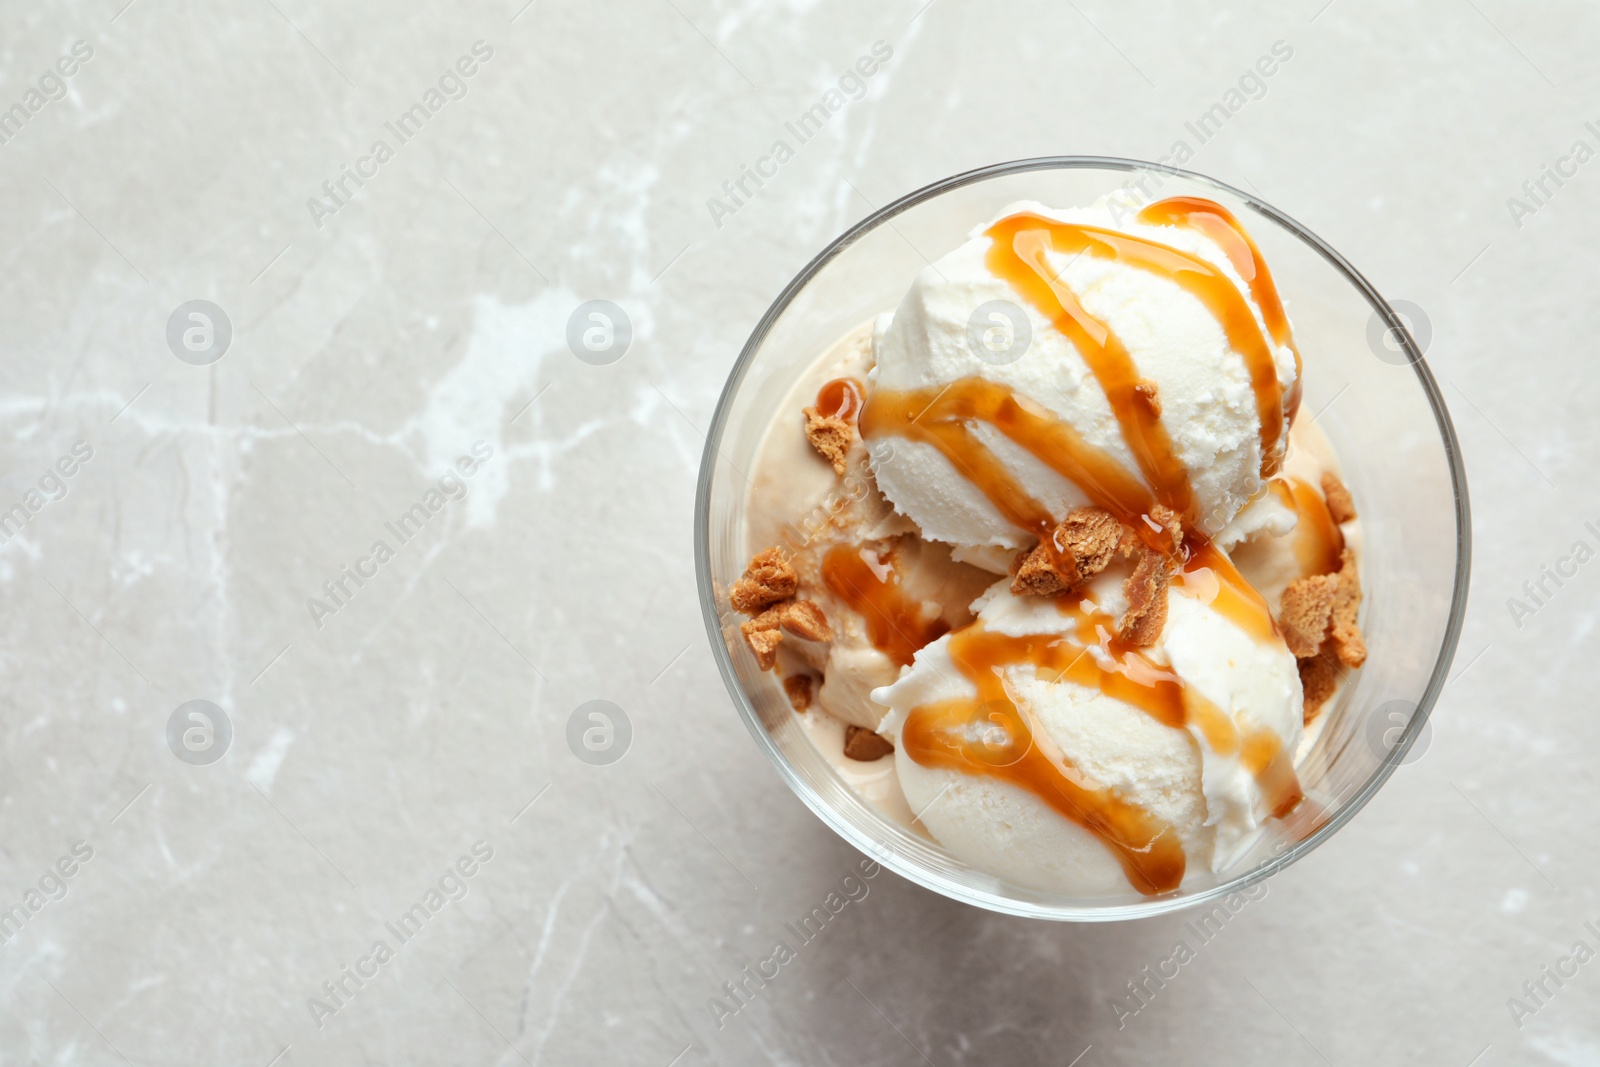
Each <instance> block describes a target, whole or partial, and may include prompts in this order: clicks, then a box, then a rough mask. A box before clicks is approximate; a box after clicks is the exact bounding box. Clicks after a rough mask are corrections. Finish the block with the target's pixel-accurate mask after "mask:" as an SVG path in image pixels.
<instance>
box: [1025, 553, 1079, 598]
mask: <svg viewBox="0 0 1600 1067" xmlns="http://www.w3.org/2000/svg"><path fill="white" fill-rule="evenodd" d="M1068 588H1070V587H1069V586H1068V585H1067V580H1066V579H1065V578H1064V577H1063V576H1062V574H1061V572H1060V571H1058V570H1057V569H1056V567H1055V563H1054V561H1052V560H1051V559H1050V555H1049V553H1047V552H1045V551H1044V549H1042V548H1039V547H1038V546H1034V547H1033V548H1030V549H1028V550H1027V551H1026V552H1019V553H1017V558H1016V559H1014V560H1012V561H1011V593H1012V595H1013V596H1060V595H1061V594H1062V593H1065V592H1066V591H1067V590H1068Z"/></svg>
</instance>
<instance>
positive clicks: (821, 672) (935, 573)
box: [697, 158, 1468, 919]
mask: <svg viewBox="0 0 1600 1067" xmlns="http://www.w3.org/2000/svg"><path fill="white" fill-rule="evenodd" d="M1375 317H1376V320H1377V321H1378V322H1380V323H1381V324H1382V325H1383V327H1384V328H1385V329H1386V330H1387V331H1389V332H1388V333H1387V336H1389V337H1392V338H1395V339H1396V340H1397V341H1398V345H1397V347H1396V348H1394V349H1391V348H1388V347H1384V348H1382V349H1381V350H1380V349H1378V348H1374V347H1372V346H1371V345H1369V343H1368V341H1367V338H1368V335H1369V326H1370V325H1371V323H1372V322H1373V321H1374V318H1375ZM1382 332H1383V331H1380V333H1382ZM1396 353H1398V355H1396ZM697 523H698V526H697V563H698V566H699V572H700V573H699V577H700V582H701V592H702V599H703V603H704V605H705V607H706V614H707V621H708V625H709V626H710V627H711V629H712V633H713V636H714V641H713V644H714V645H715V647H716V649H717V654H718V657H719V662H720V663H721V665H722V667H723V672H724V676H725V678H726V679H727V681H728V684H729V688H730V692H732V694H733V696H734V699H735V702H736V704H737V705H738V706H739V708H740V709H741V711H742V712H743V714H744V716H745V719H746V722H747V724H748V725H749V726H750V728H751V730H752V732H753V733H754V735H755V736H756V738H757V740H758V742H760V743H761V744H762V747H763V748H764V749H765V750H766V751H767V752H768V754H769V756H771V757H772V758H773V760H774V762H775V763H776V764H777V765H778V767H779V768H780V770H781V771H782V772H783V773H784V776H785V777H786V779H787V780H788V781H789V783H790V785H791V786H792V787H794V788H795V790H796V792H797V793H798V794H799V795H800V796H801V797H802V798H803V799H804V800H806V801H807V803H809V804H810V805H811V807H812V808H813V809H814V810H815V811H817V812H818V814H819V815H821V816H822V817H823V818H824V820H825V821H827V822H829V823H830V824H831V825H833V826H834V827H835V829H837V830H839V831H840V832H841V833H842V834H844V836H846V837H847V838H848V839H850V840H852V841H853V842H855V843H856V844H857V845H858V846H860V847H862V848H864V849H866V850H868V851H869V852H871V853H872V854H873V855H874V856H875V857H876V858H878V859H879V860H881V861H882V862H884V863H885V864H887V865H889V866H891V867H892V868H894V869H896V870H898V871H900V872H901V873H902V874H905V875H907V876H908V877H911V878H913V879H915V880H917V881H919V882H921V883H922V884H924V885H927V886H929V887H931V888H934V889H936V890H939V891H941V892H944V893H947V894H948V895H951V896H954V897H956V898H958V899H963V900H967V901H969V902H972V903H975V904H979V905H982V906H986V907H991V908H995V909H997V910H1003V911H1011V912H1015V913H1018V914H1027V915H1039V916H1044V917H1053V918H1079V919H1083V918H1114V917H1123V916H1129V915H1138V914H1148V913H1151V912H1153V911H1161V910H1166V909H1169V908H1173V907H1179V906H1183V905H1184V904H1186V903H1191V902H1195V901H1198V900H1203V899H1208V898H1211V897H1215V896H1217V895H1220V894H1225V893H1228V892H1230V891H1233V890H1237V889H1239V888H1242V887H1243V886H1244V885H1247V884H1248V883H1249V882H1250V881H1252V880H1254V879H1257V878H1260V877H1264V876H1265V875H1266V874H1268V873H1270V872H1271V871H1273V870H1275V869H1278V868H1279V867H1281V866H1282V865H1283V864H1285V863H1288V862H1292V860H1293V859H1295V858H1297V857H1298V856H1299V855H1303V854H1304V853H1305V852H1306V851H1307V850H1309V849H1310V848H1312V847H1315V846H1316V845H1317V844H1318V843H1320V842H1321V841H1322V840H1325V839H1326V838H1327V836H1328V835H1330V834H1331V833H1332V832H1334V830H1336V829H1337V827H1338V826H1339V825H1342V823H1343V822H1344V821H1345V820H1347V819H1348V818H1349V817H1350V816H1351V815H1353V814H1354V812H1355V811H1356V810H1358V809H1359V808H1360V806H1361V805H1362V804H1363V803H1364V802H1365V800H1366V799H1367V798H1368V797H1369V796H1370V795H1371V793H1372V792H1373V791H1374V790H1375V789H1376V788H1377V787H1378V785H1379V784H1381V782H1382V781H1383V779H1384V778H1385V777H1386V776H1387V774H1388V773H1389V772H1390V771H1391V770H1392V769H1393V767H1394V766H1395V765H1396V763H1397V762H1398V760H1399V759H1400V758H1401V756H1403V754H1404V753H1405V751H1406V750H1407V748H1408V747H1409V745H1410V743H1411V741H1412V740H1413V739H1414V738H1415V737H1416V735H1417V732H1418V731H1419V730H1420V729H1421V726H1422V724H1423V722H1424V721H1425V719H1426V716H1427V713H1428V709H1429V708H1430V707H1431V704H1432V701H1433V698H1434V696H1435V695H1436V693H1437V692H1438V688H1439V686H1440V685H1441V684H1442V679H1443V674H1444V670H1445V668H1446V667H1447V666H1448V662H1449V658H1450V655H1451V653H1452V651H1453V648H1454V643H1455V637H1456V633H1457V631H1458V629H1459V625H1460V614H1461V610H1462V607H1463V604H1464V599H1465V574H1466V563H1467V552H1468V548H1467V545H1468V541H1467V528H1468V527H1467V510H1466V495H1465V485H1464V480H1463V478H1462V474H1461V470H1460V464H1459V459H1458V457H1457V454H1456V450H1455V445H1454V439H1453V434H1452V431H1451V428H1450V424H1449V419H1448V415H1447V414H1446V413H1445V411H1444V408H1443V406H1442V404H1441V403H1440V402H1439V399H1438V395H1437V390H1436V388H1435V387H1434V385H1433V382H1432V379H1431V378H1430V377H1429V375H1428V373H1427V370H1426V367H1425V366H1424V365H1423V363H1422V362H1421V355H1420V353H1419V352H1417V351H1416V348H1415V345H1414V343H1413V342H1412V341H1411V339H1410V338H1409V336H1407V335H1406V334H1405V333H1404V330H1403V327H1402V326H1401V324H1400V323H1399V320H1398V319H1397V318H1396V316H1395V315H1394V313H1393V312H1392V311H1391V310H1390V309H1389V308H1388V306H1387V305H1386V304H1384V303H1383V301H1382V300H1381V299H1380V298H1379V297H1378V296H1377V294H1376V293H1375V292H1373V291H1372V289H1371V287H1370V286H1368V285H1367V284H1366V283H1365V282H1364V281H1363V280H1362V279H1361V278H1360V276H1359V275H1357V274H1356V273H1355V272H1354V271H1353V270H1352V269H1351V268H1349V267H1348V265H1346V264H1345V263H1344V262H1343V261H1342V260H1341V259H1340V258H1339V257H1338V256H1337V255H1336V254H1335V253H1333V252H1332V251H1331V249H1328V248H1327V247H1326V246H1325V245H1323V244H1322V243H1321V242H1320V241H1318V240H1317V239H1316V238H1314V237H1312V236H1311V235H1310V234H1309V233H1307V232H1306V231H1304V230H1303V229H1302V228H1300V227H1298V226H1296V225H1295V224H1294V223H1292V222H1291V221H1289V220H1288V219H1287V218H1285V217H1284V216H1282V215H1281V214H1279V213H1277V212H1275V211H1273V210H1272V209H1270V208H1267V207H1266V206H1265V205H1262V204H1260V203H1258V202H1256V201H1254V200H1252V199H1251V198H1249V197H1247V196H1244V195H1243V194H1240V193H1238V192H1236V191H1234V190H1231V189H1228V188H1226V187H1225V186H1221V185H1219V184H1217V183H1214V182H1210V181H1207V180H1206V179H1202V178H1199V177H1197V176H1194V175H1188V174H1183V173H1181V172H1176V171H1172V170H1167V169H1162V168H1155V167H1149V166H1146V165H1142V164H1136V163H1132V162H1130V161H1116V160H1092V159H1076V158H1066V159H1048V160H1029V161H1023V162H1020V163H1016V164H1007V165H1004V166H1001V167H995V168H988V169H986V170H983V171H977V172H972V173H970V174H966V175H960V176H957V177H955V178H952V179H949V180H947V181H945V182H941V183H939V184H937V185H936V186H932V187H929V188H928V189H925V190H922V191H920V192H918V193H915V194H912V195H911V196H908V197H906V198H904V199H903V200H901V201H899V202H897V203H896V204H893V205H890V206H889V207H887V208H885V209H884V210H883V211H881V212H879V213H877V214H876V215H874V216H873V217H872V218H869V219H868V220H866V221H865V222H864V223H862V224H861V225H859V226H857V227H856V228H854V229H853V230H851V231H850V232H849V233H847V234H845V235H844V236H842V237H841V238H839V240H837V241H836V242H834V244H833V245H831V246H830V247H829V248H828V249H827V250H826V251H824V252H823V253H822V255H820V256H819V257H818V258H817V260H815V261H813V263H812V264H811V265H810V266H809V267H808V268H807V269H806V271H804V272H803V273H802V274H801V276H800V277H799V278H797V279H796V281H795V282H794V283H792V284H791V285H790V286H789V288H788V289H787V290H786V291H785V292H784V293H783V294H782V295H781V296H780V297H779V299H778V301H777V303H775V304H774V306H773V308H772V310H771V311H769V313H768V314H767V316H766V317H765V318H764V319H763V321H762V323H761V324H760V325H759V326H758V327H757V329H756V331H755V333H754V334H753V336H752V338H751V341H750V343H749V345H747V347H746V349H745V352H744V354H743V355H742V356H741V359H740V362H739V365H738V366H737V367H736V368H735V370H734V373H733V375H732V376H731V378H730V380H729V383H728V386H727V389H726V390H725V392H724V395H723V398H722V402H721V404H720V405H719V408H718V412H717V416H716V420H715V423H714V426H713V430H712V432H711V434H710V435H709V440H708V446H707V451H706V460H705V464H704V466H703V468H702V478H701V485H700V499H699V501H698V513H697ZM1380 723H1381V725H1382V726H1383V729H1381V730H1378V731H1376V733H1374V729H1373V727H1374V725H1375V724H1380ZM1374 737H1376V740H1374Z"/></svg>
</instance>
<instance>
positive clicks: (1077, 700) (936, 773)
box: [873, 550, 1302, 896]
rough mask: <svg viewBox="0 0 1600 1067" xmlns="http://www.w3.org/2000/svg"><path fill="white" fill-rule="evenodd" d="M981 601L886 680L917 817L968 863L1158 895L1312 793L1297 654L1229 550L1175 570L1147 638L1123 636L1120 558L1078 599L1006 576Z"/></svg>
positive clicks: (881, 696) (1082, 892)
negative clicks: (1139, 642)
mask: <svg viewBox="0 0 1600 1067" xmlns="http://www.w3.org/2000/svg"><path fill="white" fill-rule="evenodd" d="M973 606H974V607H975V608H977V609H978V619H977V622H976V623H974V624H973V625H972V626H970V627H967V628H965V629H963V630H960V631H957V632H955V633H952V634H949V635H947V636H945V637H942V638H940V639H939V640H937V641H935V642H933V643H932V644H930V645H928V646H927V647H925V648H923V649H922V650H921V651H920V652H919V653H918V654H917V656H916V659H915V662H914V663H913V664H912V666H911V667H910V668H909V669H908V670H907V671H906V672H904V673H903V674H902V675H901V676H900V678H899V680H898V681H896V682H895V683H894V684H893V685H891V686H887V687H885V688H883V689H879V690H877V691H876V692H874V693H873V699H874V700H876V701H877V702H878V703H880V704H883V705H885V706H887V707H888V708H889V709H890V711H889V713H888V715H887V716H886V717H885V719H884V722H883V723H882V725H881V726H880V728H879V732H881V733H883V734H884V735H886V736H888V737H891V738H893V739H894V742H895V749H896V752H895V760H896V770H897V772H898V775H899V778H900V784H901V787H902V788H903V790H904V793H905V798H906V801H907V802H908V804H909V806H910V809H911V811H913V812H916V813H919V817H920V820H921V822H922V824H923V825H924V826H925V827H927V829H928V831H929V832H930V833H932V834H933V836H934V837H935V838H937V839H938V841H939V842H940V843H941V844H943V845H944V846H945V847H946V848H948V849H949V850H950V852H951V853H953V854H954V855H955V856H956V857H958V858H959V859H961V860H963V861H964V862H966V863H969V864H971V865H972V866H973V867H975V868H977V869H979V870H984V871H988V872H990V873H993V874H995V875H997V876H998V877H1001V878H1004V879H1006V880H1008V881H1011V882H1013V883H1015V884H1018V885H1023V886H1028V887H1031V888H1034V889H1039V890H1044V891H1052V892H1061V893H1068V894H1072V895H1075V896H1101V895H1119V894H1122V893H1126V891H1127V888H1128V886H1129V885H1132V886H1133V887H1134V888H1135V889H1137V890H1138V891H1139V892H1141V893H1143V894H1147V895H1154V894H1157V893H1162V892H1166V891H1168V890H1172V889H1176V888H1178V887H1179V886H1180V885H1181V884H1182V883H1183V882H1184V880H1185V877H1186V876H1187V875H1192V874H1194V873H1195V872H1197V871H1211V870H1215V869H1218V868H1220V867H1222V866H1223V865H1224V864H1225V863H1226V862H1227V860H1228V859H1229V858H1230V857H1231V856H1233V855H1234V854H1236V853H1237V851H1238V850H1239V849H1240V848H1241V847H1243V846H1244V845H1246V844H1247V843H1248V840H1249V838H1250V837H1251V836H1252V834H1253V832H1254V831H1255V830H1256V829H1257V827H1259V826H1260V824H1261V822H1262V821H1263V820H1264V819H1266V818H1268V817H1270V816H1273V815H1282V814H1284V813H1285V812H1287V811H1289V810H1290V809H1291V808H1293V806H1294V805H1295V804H1296V803H1298V801H1299V800H1300V799H1301V792H1300V788H1299V785H1298V783H1297V781H1296V779H1295V775H1294V771H1293V762H1292V761H1293V757H1294V753H1295V748H1296V746H1297V745H1298V743H1299V740H1300V735H1301V729H1302V727H1301V706H1302V699H1301V687H1300V680H1299V676H1298V673H1297V670H1296V665H1295V659H1294V657H1293V656H1292V655H1291V654H1290V653H1289V651H1288V650H1287V649H1286V648H1285V647H1284V644H1283V642H1282V640H1281V639H1279V638H1277V636H1276V634H1275V633H1274V632H1273V631H1272V623H1271V617H1270V613H1269V612H1268V610H1267V607H1266V605H1265V604H1264V603H1262V602H1261V601H1260V599H1259V597H1255V596H1254V594H1253V593H1252V591H1251V590H1250V587H1249V585H1248V583H1245V582H1244V580H1243V579H1242V578H1240V577H1239V576H1238V573H1237V572H1236V571H1234V570H1233V568H1232V567H1231V565H1230V564H1228V563H1227V561H1226V558H1225V557H1223V556H1221V554H1220V553H1216V552H1215V551H1214V550H1208V551H1206V552H1203V553H1201V554H1199V555H1197V556H1196V557H1195V559H1193V560H1192V561H1191V562H1190V563H1189V564H1188V565H1187V566H1186V568H1185V570H1184V571H1182V572H1181V573H1180V575H1179V576H1177V577H1175V579H1174V581H1173V584H1172V586H1171V595H1170V597H1169V605H1168V616H1167V622H1166V626H1165V628H1164V630H1163V632H1162V634H1161V636H1160V638H1159V639H1158V640H1157V641H1156V642H1155V643H1154V644H1153V645H1150V646H1147V647H1143V648H1137V649H1130V648H1122V647H1118V644H1117V641H1116V639H1115V638H1114V637H1112V636H1111V635H1112V634H1114V633H1115V632H1116V629H1117V627H1116V619H1117V617H1118V616H1119V615H1120V614H1121V613H1122V611H1123V610H1124V609H1125V608H1126V600H1125V599H1124V595H1123V587H1122V578H1121V575H1119V574H1117V573H1115V572H1114V571H1107V572H1105V573H1103V574H1101V575H1100V576H1098V577H1097V578H1096V579H1095V580H1094V581H1093V582H1092V583H1091V584H1090V585H1089V587H1088V588H1087V589H1086V590H1085V591H1084V593H1083V594H1082V595H1081V597H1079V598H1076V599H1073V600H1071V601H1058V600H1053V599H1046V598H1040V597H1016V596H1013V595H1012V594H1011V593H1010V592H1009V591H1008V590H1007V588H1006V586H1005V583H1003V582H1002V583H1000V584H998V585H996V586H995V587H994V588H993V589H991V590H990V591H989V592H988V593H986V594H985V595H984V597H983V598H982V599H980V600H979V601H978V602H977V603H976V604H974V605H973Z"/></svg>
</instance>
